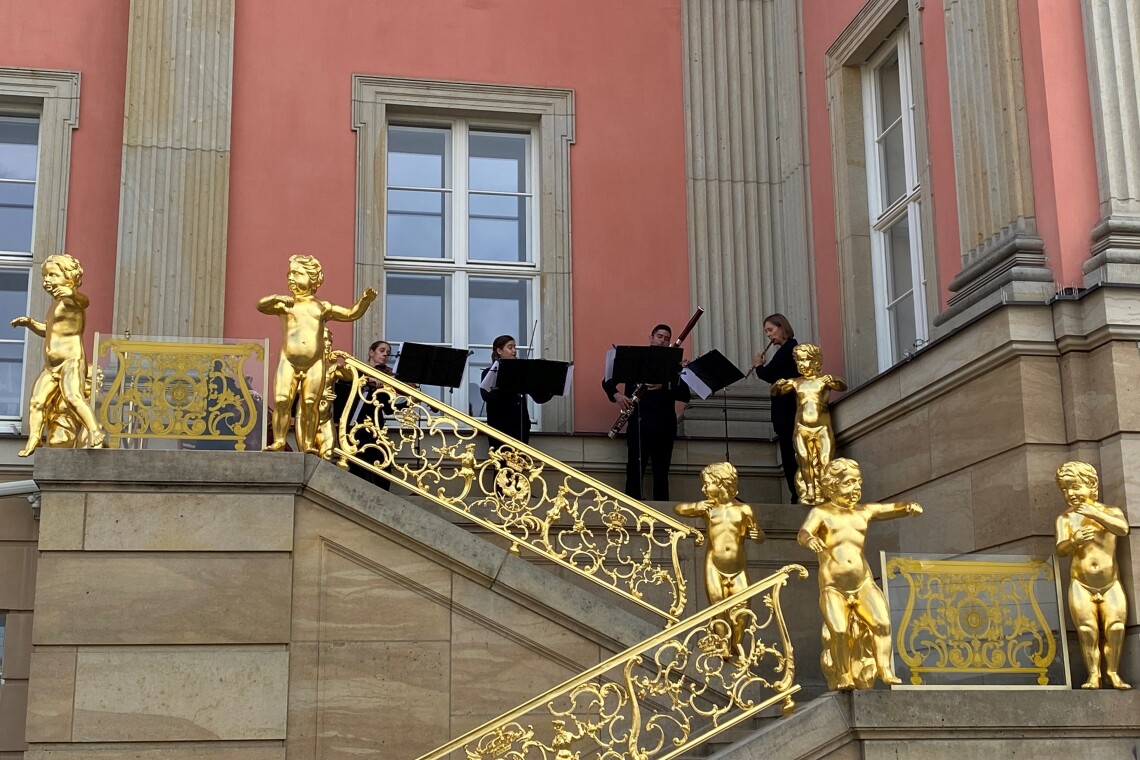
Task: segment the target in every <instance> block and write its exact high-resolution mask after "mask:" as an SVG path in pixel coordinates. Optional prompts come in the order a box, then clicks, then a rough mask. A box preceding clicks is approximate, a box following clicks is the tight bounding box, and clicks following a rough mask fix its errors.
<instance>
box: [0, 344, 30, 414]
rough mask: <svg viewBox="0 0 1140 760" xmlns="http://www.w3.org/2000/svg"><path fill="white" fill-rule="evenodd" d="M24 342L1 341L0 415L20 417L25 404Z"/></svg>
mask: <svg viewBox="0 0 1140 760" xmlns="http://www.w3.org/2000/svg"><path fill="white" fill-rule="evenodd" d="M23 387H24V344H23V343H15V342H13V343H7V342H4V343H0V417H19V416H20V410H21V407H22V406H23V398H22V395H23Z"/></svg>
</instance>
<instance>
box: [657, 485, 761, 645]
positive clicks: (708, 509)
mask: <svg viewBox="0 0 1140 760" xmlns="http://www.w3.org/2000/svg"><path fill="white" fill-rule="evenodd" d="M738 483H739V478H738V476H737V473H736V468H735V467H733V466H732V464H731V463H729V462H714V463H713V464H710V465H708V466H707V467H705V468H704V469H703V470H701V490H702V491H704V493H705V496H706V497H707V498H705V500H704V501H695V502H689V503H684V504H678V505H677V506H676V507H674V508H673V509H674V511H675V512H676V513H677V514H678V515H680V516H681V517H703V518H705V523H706V525H707V528H708V537H709V541H708V548H707V549H706V550H705V589H706V591H707V592H708V598H709V604H710V605H712V604H716V603H717V602H719V601H722V600H724V599H727V598H728V597H730V596H732V595H733V594H738V593H740V592H741V591H744V589H746V588H748V576H747V573H746V571H747V570H748V552H747V551H746V549H745V546H744V539H745V538H751V539H752V540H753V541H763V540H764V531H763V530H761V528H760V526H759V525H758V524H757V523H756V519H755V517H754V516H753V514H752V507H750V506H748V505H747V504H745V503H744V502H742V501H740V500H739V499H737V498H736V494H737V488H738ZM728 623H729V627H730V629H731V631H732V642H731V650H730V655H731V653H734V652H736V651H737V647H738V646H739V644H740V642H741V638H742V636H743V620H740V619H738V620H737V621H736V622H735V623H734V622H733V621H732V620H728Z"/></svg>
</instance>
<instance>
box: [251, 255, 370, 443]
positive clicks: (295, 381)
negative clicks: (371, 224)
mask: <svg viewBox="0 0 1140 760" xmlns="http://www.w3.org/2000/svg"><path fill="white" fill-rule="evenodd" d="M324 279H325V275H324V270H322V269H321V263H320V262H319V261H317V259H316V257H314V256H304V255H300V254H298V255H295V256H290V257H289V292H290V293H292V295H288V296H266V297H265V298H262V299H261V300H260V301H258V303H257V310H258V311H260V312H261V313H262V314H277V315H279V316H280V317H281V327H282V343H281V358H280V360H279V361H278V363H277V374H276V376H275V378H274V381H273V399H274V408H273V443H271V444H269V446H267V447H266V450H267V451H280V450H281V449H283V448H284V447H285V436H286V435H287V434H288V432H289V420H290V418H291V417H292V413H293V405H294V403H295V402H296V401H297V398H298V396H300V404H299V409H298V410H297V446H298V447H299V448H300V449H301V451H305V452H309V453H313V454H317V453H320V452H319V446H320V443H321V442H320V441H319V440H318V431H319V428H320V422H321V420H320V402H321V398H322V396H323V395H324V393H325V387H326V384H327V383H328V367H327V366H326V365H327V363H328V360H327V359H326V351H325V343H326V339H325V325H326V324H327V323H328V322H330V321H333V322H355V321H356V320H358V319H360V318H361V317H362V316H364V313H365V312H366V311H368V306H369V305H370V304H371V303H372V301H373V300H375V299H376V291H375V290H374V289H373V288H366V289H365V290H364V293H363V294H362V295H361V296H360V300H358V301H357V302H356V303H355V304H353V306H352V307H351V308H345V307H343V306H335V305H333V304H331V303H329V302H328V301H321V300H319V299H318V298H317V297H316V292H317V288H319V287H320V286H321V284H322V283H323V282H324Z"/></svg>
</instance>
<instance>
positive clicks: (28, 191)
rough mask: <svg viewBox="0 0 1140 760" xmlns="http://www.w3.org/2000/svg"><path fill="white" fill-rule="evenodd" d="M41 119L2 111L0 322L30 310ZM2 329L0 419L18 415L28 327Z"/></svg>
mask: <svg viewBox="0 0 1140 760" xmlns="http://www.w3.org/2000/svg"><path fill="white" fill-rule="evenodd" d="M39 134H40V120H39V118H38V116H36V115H31V114H18V113H16V114H12V115H6V114H5V113H3V112H0V324H3V325H4V327H7V325H8V323H10V322H11V321H12V319H14V318H15V317H18V316H21V315H24V314H27V313H28V288H29V285H30V283H31V282H32V279H33V274H34V273H33V272H32V237H33V234H32V233H33V223H34V210H35V208H34V206H35V203H34V201H35V196H36V174H37V166H38V161H39ZM2 332H3V334H0V419H19V417H20V413H21V409H22V405H23V397H24V394H23V380H24V361H25V358H24V357H25V349H26V343H27V340H26V335H27V331H26V330H24V329H20V330H5V331H2Z"/></svg>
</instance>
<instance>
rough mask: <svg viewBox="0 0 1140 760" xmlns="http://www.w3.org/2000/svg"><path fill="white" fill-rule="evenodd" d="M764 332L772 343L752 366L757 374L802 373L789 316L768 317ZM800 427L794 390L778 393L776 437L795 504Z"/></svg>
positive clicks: (771, 377)
mask: <svg viewBox="0 0 1140 760" xmlns="http://www.w3.org/2000/svg"><path fill="white" fill-rule="evenodd" d="M764 336H765V337H766V338H768V346H767V347H765V349H764V350H763V351H761V352H760V353H758V354H756V358H755V359H754V360H753V367H752V369H753V370H754V371H755V372H756V377H758V378H760V379H761V380H763V381H764V382H766V383H774V382H776V381H777V380H790V379H792V378H793V377H799V376H800V371H799V370H798V369H796V362H795V360H794V359H793V358H792V349H793V348H795V347H796V338H795V333H794V332H793V331H792V325H791V323H790V322H788V318H787V317H785V316H784V315H783V314H771V315H769V316H767V317H765V318H764ZM772 346H776V353H775V354H773V355H772V358H771V359H770V360H768V363H767V364H765V363H764V354H766V353H767V352H768V349H769V348H771V347H772ZM795 427H796V398H795V395H794V394H786V395H783V396H774V397H773V398H772V429H773V430H775V432H776V440H777V441H778V442H779V444H780V463H781V464H782V465H783V466H784V479H785V480H787V481H788V490H789V491H791V493H792V504H798V503H799V497H798V496H797V495H796V470H797V469H798V468H799V465H798V464H797V463H796V449H795V445H794V444H793V442H792V433H793V432H794V430H795Z"/></svg>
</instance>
